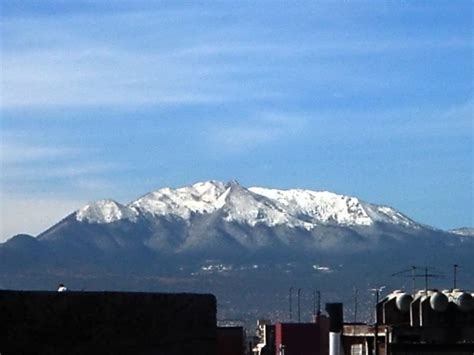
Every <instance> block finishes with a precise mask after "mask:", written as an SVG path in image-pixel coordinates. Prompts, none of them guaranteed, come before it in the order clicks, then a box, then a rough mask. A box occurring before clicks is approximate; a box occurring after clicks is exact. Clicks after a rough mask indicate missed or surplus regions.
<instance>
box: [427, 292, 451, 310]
mask: <svg viewBox="0 0 474 355" xmlns="http://www.w3.org/2000/svg"><path fill="white" fill-rule="evenodd" d="M448 303H449V301H448V297H446V295H445V294H443V293H441V292H438V291H436V292H433V293H432V294H431V296H430V306H431V309H432V310H433V311H435V312H444V311H446V309H447V308H448Z"/></svg>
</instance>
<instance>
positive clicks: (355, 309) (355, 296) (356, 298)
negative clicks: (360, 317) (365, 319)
mask: <svg viewBox="0 0 474 355" xmlns="http://www.w3.org/2000/svg"><path fill="white" fill-rule="evenodd" d="M358 296H359V290H358V289H357V287H355V288H354V323H357V303H358Z"/></svg>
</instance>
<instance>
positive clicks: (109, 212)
mask: <svg viewBox="0 0 474 355" xmlns="http://www.w3.org/2000/svg"><path fill="white" fill-rule="evenodd" d="M137 216H138V213H137V212H136V211H134V210H132V209H130V208H128V207H126V206H124V205H122V204H120V203H118V202H116V201H114V200H111V199H105V200H99V201H96V202H93V203H90V204H87V205H85V206H84V207H82V208H81V209H80V210H78V211H77V212H76V219H77V220H78V221H80V222H88V223H98V224H103V223H111V222H117V221H119V220H122V219H127V220H130V221H132V222H134V221H136V219H137Z"/></svg>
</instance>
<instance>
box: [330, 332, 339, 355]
mask: <svg viewBox="0 0 474 355" xmlns="http://www.w3.org/2000/svg"><path fill="white" fill-rule="evenodd" d="M329 355H341V333H336V332H329Z"/></svg>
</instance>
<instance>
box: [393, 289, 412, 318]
mask: <svg viewBox="0 0 474 355" xmlns="http://www.w3.org/2000/svg"><path fill="white" fill-rule="evenodd" d="M412 301H413V297H412V296H411V295H409V294H408V293H400V294H398V295H397V297H396V299H395V303H396V305H397V308H398V310H399V311H400V312H402V313H407V312H409V311H410V304H411V303H412Z"/></svg>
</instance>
